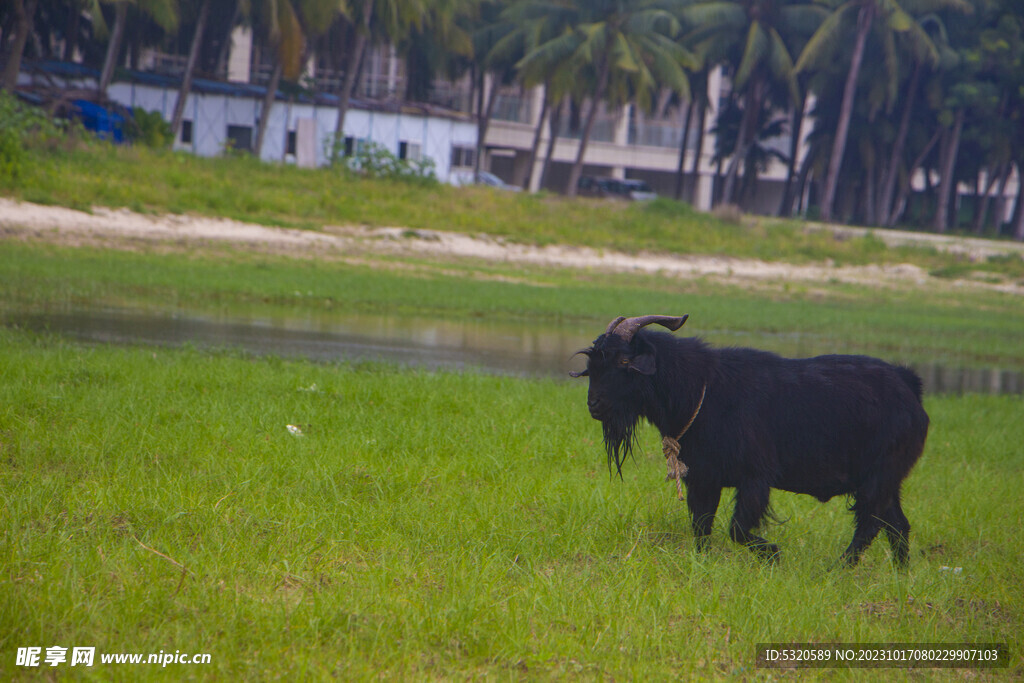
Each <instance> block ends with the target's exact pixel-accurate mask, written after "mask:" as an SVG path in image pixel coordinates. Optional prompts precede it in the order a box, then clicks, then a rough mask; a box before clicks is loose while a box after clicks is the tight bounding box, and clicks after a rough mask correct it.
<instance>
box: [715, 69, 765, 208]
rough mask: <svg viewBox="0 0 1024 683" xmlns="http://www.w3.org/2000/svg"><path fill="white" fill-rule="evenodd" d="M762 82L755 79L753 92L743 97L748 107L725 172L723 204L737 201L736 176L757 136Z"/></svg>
mask: <svg viewBox="0 0 1024 683" xmlns="http://www.w3.org/2000/svg"><path fill="white" fill-rule="evenodd" d="M760 83H761V82H760V81H755V82H754V84H753V85H752V86H751V91H752V92H748V93H747V96H746V97H744V98H743V99H744V105H745V106H746V109H745V110H744V111H743V118H742V119H741V120H740V130H739V132H738V133H737V134H736V147H735V148H734V149H733V151H732V158H731V159H730V160H729V167H728V169H727V170H726V172H725V186H724V187H723V188H722V203H723V204H732V203H734V202H735V194H736V178H737V176H738V175H739V169H740V163H741V162H746V160H747V152H748V151H749V150H750V145H751V142H752V141H753V139H754V138H755V137H757V120H758V119H759V118H760V111H758V110H759V109H760V108H761V98H760V95H759V93H760V90H761V88H760Z"/></svg>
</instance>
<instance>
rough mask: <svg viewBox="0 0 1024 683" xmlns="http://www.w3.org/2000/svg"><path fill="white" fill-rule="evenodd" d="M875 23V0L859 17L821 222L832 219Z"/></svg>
mask: <svg viewBox="0 0 1024 683" xmlns="http://www.w3.org/2000/svg"><path fill="white" fill-rule="evenodd" d="M874 22H875V0H867V2H865V3H864V4H863V5H861V8H860V11H859V12H858V14H857V36H856V38H855V39H854V43H853V56H852V57H851V59H850V71H849V73H847V75H846V85H845V86H844V87H843V101H842V105H841V106H840V109H839V123H838V124H837V125H836V136H835V139H834V140H833V141H832V155H831V156H830V157H829V160H828V175H826V176H825V192H824V196H823V197H822V199H821V220H823V221H825V222H826V223H827V222H829V221H831V220H832V204H833V202H835V198H836V188H837V187H838V186H839V171H840V169H841V168H842V165H843V154H844V153H845V152H846V138H847V136H848V135H849V132H850V119H851V118H852V117H853V101H854V98H855V97H856V95H857V78H858V77H859V76H860V65H861V63H862V62H863V60H864V46H865V45H866V44H867V39H868V32H870V30H871V25H872V24H873V23H874Z"/></svg>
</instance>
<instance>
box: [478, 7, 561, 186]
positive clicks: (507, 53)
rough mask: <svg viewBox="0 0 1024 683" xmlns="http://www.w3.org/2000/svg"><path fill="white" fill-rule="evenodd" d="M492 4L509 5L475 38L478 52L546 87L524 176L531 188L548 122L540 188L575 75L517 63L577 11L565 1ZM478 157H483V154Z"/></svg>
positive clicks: (531, 83) (530, 82) (526, 80)
mask: <svg viewBox="0 0 1024 683" xmlns="http://www.w3.org/2000/svg"><path fill="white" fill-rule="evenodd" d="M489 4H491V5H493V6H500V5H506V7H505V9H504V10H502V11H501V13H500V14H499V15H498V16H497V17H496V18H494V19H493V20H492V21H491V22H486V23H485V24H484V26H483V27H482V28H481V29H480V31H478V33H477V35H476V37H475V40H478V41H480V48H479V50H478V54H481V55H485V60H486V62H488V63H494V64H497V65H500V69H501V70H502V72H503V73H506V74H507V73H508V69H509V68H510V67H511V69H512V70H513V72H514V74H515V76H516V77H517V78H518V79H519V82H520V83H521V84H522V86H523V87H524V88H533V87H536V86H541V88H542V90H543V96H542V97H543V99H542V101H541V111H540V115H539V116H538V117H537V128H536V129H535V130H534V134H533V142H532V144H531V145H530V156H529V161H528V162H527V165H526V168H527V172H526V174H525V178H524V179H523V188H524V189H528V188H529V187H530V186H531V174H532V173H533V170H534V164H535V162H536V159H537V155H538V153H539V151H540V143H541V138H542V137H543V133H544V126H545V125H547V126H548V127H549V129H550V130H551V136H550V138H549V141H548V152H547V154H546V155H545V157H544V163H543V165H542V166H541V171H540V177H539V179H538V180H539V182H538V183H537V184H536V186H537V187H540V186H541V184H542V183H543V180H544V173H545V170H546V167H547V162H548V161H549V160H550V158H551V154H552V153H553V151H554V141H555V137H556V135H557V128H558V123H559V116H558V113H557V112H559V111H560V106H561V102H562V99H563V98H564V96H565V95H566V93H567V92H568V91H569V89H570V87H571V85H572V77H571V75H570V73H569V71H568V69H566V68H563V69H555V70H553V71H550V72H547V73H543V74H541V73H539V72H538V73H531V74H526V73H524V72H523V71H522V70H521V69H518V70H517V69H516V65H517V64H518V63H519V62H520V61H521V60H522V58H523V57H525V56H526V55H527V54H529V53H530V52H532V51H533V50H534V49H535V48H536V47H537V46H538V45H541V44H543V43H544V42H546V41H548V40H551V39H553V38H555V37H556V36H558V35H560V34H562V33H564V32H565V31H567V30H568V29H569V27H570V24H571V21H572V19H573V17H574V16H575V13H574V12H573V11H572V9H571V7H569V6H568V5H567V4H566V3H564V2H562V3H559V2H549V1H545V0H519V1H513V2H511V3H510V2H498V3H489ZM487 6H488V5H487V4H485V6H484V8H485V9H484V11H485V17H486V12H487ZM492 101H493V98H492ZM482 143H483V140H482V139H481V144H482ZM477 158H478V160H479V154H478V155H477Z"/></svg>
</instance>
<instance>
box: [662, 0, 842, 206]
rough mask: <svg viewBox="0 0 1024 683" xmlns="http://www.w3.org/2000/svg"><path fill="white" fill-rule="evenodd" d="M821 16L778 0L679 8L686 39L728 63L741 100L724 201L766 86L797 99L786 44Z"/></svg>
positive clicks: (730, 197)
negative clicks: (685, 26) (731, 67)
mask: <svg viewBox="0 0 1024 683" xmlns="http://www.w3.org/2000/svg"><path fill="white" fill-rule="evenodd" d="M825 16H826V12H825V11H824V10H823V9H822V8H821V7H818V6H815V5H810V4H804V3H800V4H783V3H781V2H779V1H778V0H713V1H711V2H701V3H697V4H695V5H692V6H690V7H687V8H686V9H684V10H683V11H682V20H683V22H684V23H685V24H686V25H688V26H690V27H692V28H691V30H690V31H689V32H688V33H687V34H686V36H684V39H683V40H684V42H685V43H686V44H687V45H692V46H693V48H694V50H695V51H696V52H697V53H698V54H700V55H701V56H702V57H703V58H704V59H705V60H706V61H708V62H709V63H715V62H720V61H725V62H727V63H731V64H732V65H733V67H734V74H735V75H734V77H733V79H732V80H733V90H734V92H735V93H736V94H737V95H739V96H740V98H741V99H742V101H743V107H742V113H743V116H742V118H741V120H740V123H739V130H738V131H737V133H736V135H735V137H734V138H733V139H734V141H735V147H734V148H733V149H732V150H731V154H730V155H729V156H730V157H731V158H730V161H729V165H728V169H727V171H726V176H725V187H724V189H723V191H722V201H723V202H724V203H731V202H733V201H734V199H735V188H736V179H737V177H738V174H739V166H740V163H741V162H742V161H743V160H744V159H746V158H747V155H748V152H749V150H750V147H751V145H753V144H755V141H756V140H757V138H758V136H759V135H760V132H759V131H760V128H761V117H762V113H763V112H764V110H765V108H766V107H765V104H766V101H767V99H768V98H769V97H770V91H771V90H772V89H774V90H776V91H777V92H781V93H784V95H783V97H784V98H785V99H786V100H787V102H788V104H790V105H792V106H795V105H796V104H797V103H799V102H800V101H801V97H800V88H799V85H798V84H797V80H796V76H795V74H794V70H793V57H792V55H791V51H790V44H791V43H794V42H796V41H798V40H800V39H801V38H804V39H805V38H806V37H807V36H810V35H811V33H812V32H813V31H814V29H815V28H816V27H817V25H819V24H820V22H821V21H823V20H824V18H825ZM801 31H802V32H803V35H802V36H801ZM784 36H785V37H787V38H789V40H786V39H785V38H784ZM769 109H770V107H769Z"/></svg>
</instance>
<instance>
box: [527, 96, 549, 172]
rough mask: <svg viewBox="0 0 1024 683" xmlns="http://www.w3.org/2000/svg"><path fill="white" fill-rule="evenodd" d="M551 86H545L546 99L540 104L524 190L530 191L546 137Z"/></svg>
mask: <svg viewBox="0 0 1024 683" xmlns="http://www.w3.org/2000/svg"><path fill="white" fill-rule="evenodd" d="M549 89H550V84H549V83H545V84H544V97H543V99H541V103H540V118H539V119H538V120H537V130H535V131H534V132H533V142H532V143H531V144H530V159H529V161H528V162H527V164H526V177H525V178H524V179H523V184H522V186H523V189H524V190H529V189H530V180H531V178H532V176H533V167H534V165H535V164H536V163H537V153H538V152H540V139H541V137H542V136H543V135H544V124H545V123H547V117H548V109H550V107H551V99H550V98H549V97H548V90H549Z"/></svg>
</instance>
